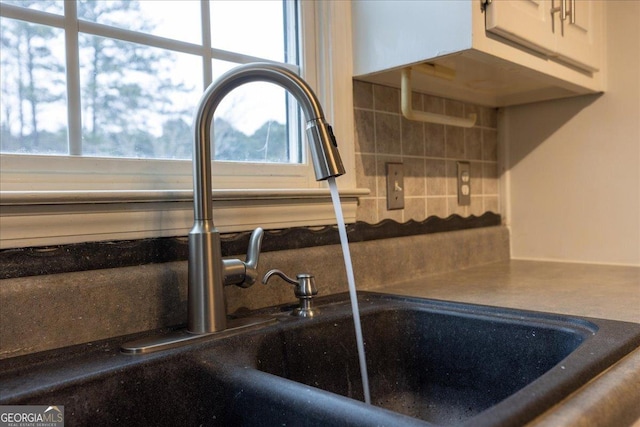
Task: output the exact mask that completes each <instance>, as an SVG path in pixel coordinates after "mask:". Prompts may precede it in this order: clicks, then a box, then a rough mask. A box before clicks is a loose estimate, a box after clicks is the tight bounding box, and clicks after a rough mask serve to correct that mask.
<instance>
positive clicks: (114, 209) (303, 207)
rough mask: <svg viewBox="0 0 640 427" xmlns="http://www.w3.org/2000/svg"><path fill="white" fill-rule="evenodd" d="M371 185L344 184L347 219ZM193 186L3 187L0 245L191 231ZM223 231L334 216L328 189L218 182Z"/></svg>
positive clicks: (323, 221)
mask: <svg viewBox="0 0 640 427" xmlns="http://www.w3.org/2000/svg"><path fill="white" fill-rule="evenodd" d="M368 192H369V191H368V190H367V189H356V188H351V189H346V190H341V191H340V196H341V199H342V203H343V205H342V210H343V213H344V217H345V221H346V222H347V223H352V222H355V218H356V207H357V203H358V197H359V196H363V195H366V194H368ZM192 199H193V196H192V191H191V190H170V191H158V190H156V191H112V190H108V191H91V192H85V191H35V192H22V191H3V192H0V208H1V213H0V228H1V233H0V249H6V248H17V247H30V246H47V245H59V244H68V243H79V242H89V241H104V240H123V239H124V240H133V239H142V238H150V237H167V236H186V235H187V234H188V233H189V230H190V229H191V227H192V225H193V202H192ZM213 200H214V212H213V216H214V222H215V224H216V227H217V228H218V229H219V230H220V231H221V232H236V231H245V230H250V229H253V228H255V227H258V226H259V227H263V228H265V229H278V228H289V227H296V226H320V225H327V224H335V222H336V220H335V214H334V211H333V206H332V204H331V197H330V194H329V190H328V189H322V188H318V189H302V190H300V189H291V190H270V189H265V190H252V189H249V190H216V191H214V193H213Z"/></svg>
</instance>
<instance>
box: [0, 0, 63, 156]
mask: <svg viewBox="0 0 640 427" xmlns="http://www.w3.org/2000/svg"><path fill="white" fill-rule="evenodd" d="M36 3H38V6H39V7H40V8H43V9H45V10H46V9H47V8H48V7H55V6H56V5H55V2H53V1H39V2H35V1H23V2H22V3H21V4H20V5H21V6H24V7H29V6H31V5H32V4H36ZM0 31H1V33H2V37H1V40H2V42H1V43H2V44H1V48H2V52H3V53H2V68H3V71H2V98H3V101H2V127H3V134H2V146H3V147H2V149H3V151H6V150H8V151H22V152H35V153H38V152H51V151H54V152H58V151H59V150H62V152H65V151H66V144H64V141H61V140H60V139H59V138H58V139H57V140H56V138H57V137H56V133H57V134H59V132H56V133H53V134H52V133H49V134H48V137H47V138H46V140H45V139H44V138H43V137H42V136H43V131H42V126H41V124H40V123H39V121H38V119H39V116H40V113H41V111H42V108H43V107H44V106H45V105H46V104H57V103H60V102H61V101H63V100H64V99H65V85H64V74H63V73H64V66H63V64H62V63H61V59H60V58H57V57H56V56H55V55H53V53H52V51H51V46H52V41H53V39H55V38H56V37H58V36H59V34H56V32H55V29H54V28H52V27H47V26H43V25H35V24H30V23H27V22H23V21H18V20H8V19H3V20H2V25H1V29H0ZM15 123H17V125H15ZM12 124H14V125H12ZM14 129H16V130H17V135H15V134H14V133H13V132H14ZM65 136H66V135H64V136H63V137H65ZM61 142H62V143H63V144H60V143H61Z"/></svg>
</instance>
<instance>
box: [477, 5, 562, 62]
mask: <svg viewBox="0 0 640 427" xmlns="http://www.w3.org/2000/svg"><path fill="white" fill-rule="evenodd" d="M551 7H552V6H551V0H493V1H492V2H490V3H488V4H487V7H486V18H485V19H486V21H485V28H486V30H487V31H488V32H490V33H492V34H497V35H499V36H501V37H504V38H506V39H508V40H511V41H513V42H515V43H518V44H520V45H523V46H526V47H528V48H530V49H533V50H535V51H537V52H541V53H543V54H547V55H549V54H553V52H555V44H556V41H555V35H554V34H553V31H552V26H553V20H552V16H551Z"/></svg>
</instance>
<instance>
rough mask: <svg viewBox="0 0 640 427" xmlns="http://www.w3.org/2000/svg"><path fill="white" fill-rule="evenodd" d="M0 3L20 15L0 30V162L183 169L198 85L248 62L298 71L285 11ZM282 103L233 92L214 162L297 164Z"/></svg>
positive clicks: (278, 96)
mask: <svg viewBox="0 0 640 427" xmlns="http://www.w3.org/2000/svg"><path fill="white" fill-rule="evenodd" d="M3 3H4V5H3V8H5V9H7V10H8V11H9V12H11V11H12V9H11V8H12V7H14V8H15V9H13V12H15V14H16V15H19V19H11V18H8V17H7V18H4V17H3V18H2V21H1V27H2V34H3V37H2V44H3V46H2V47H3V49H2V52H3V53H2V71H1V72H0V73H1V76H0V77H1V79H0V80H1V81H2V95H3V102H2V115H1V119H0V126H2V139H1V140H0V151H2V152H3V153H12V154H44V155H73V156H84V157H106V158H109V157H115V158H150V159H187V160H188V159H190V158H191V140H190V136H191V133H190V132H189V130H190V123H191V114H192V111H193V110H194V109H195V105H196V103H197V101H198V99H199V96H200V94H201V93H202V91H203V87H204V86H206V85H208V84H209V83H210V82H211V81H212V80H214V79H215V78H217V77H218V76H219V75H221V74H222V73H224V72H226V71H228V70H229V69H231V68H232V67H234V66H235V65H238V63H246V62H251V61H256V60H262V61H265V60H267V61H276V62H280V63H286V64H290V65H291V66H292V68H294V69H296V70H297V71H298V72H299V71H300V67H299V55H298V52H299V43H298V40H299V37H298V34H297V29H298V28H299V25H297V23H298V13H297V10H296V9H297V8H296V3H295V2H293V1H284V2H283V1H278V0H269V1H264V0H262V1H254V2H242V3H240V2H230V1H218V2H212V3H202V4H201V3H199V2H197V1H187V2H182V1H181V2H175V1H173V2H172V1H150V0H145V1H108V2H105V1H93V0H91V1H88V0H80V1H78V2H76V3H75V4H67V6H66V7H65V6H64V4H63V2H61V1H44V0H39V1H36V2H33V1H24V0H19V1H16V0H13V1H9V0H6V1H4V2H3ZM20 8H21V9H20ZM32 8H33V10H32ZM42 12H45V14H43V13H42ZM76 22H77V24H76ZM70 23H71V25H70ZM207 33H210V35H208V34H207ZM256 35H259V37H256ZM202 40H204V43H203V42H202ZM65 46H66V47H67V50H68V53H67V54H66V55H65ZM75 58H77V60H76V59H75ZM287 102H290V101H289V100H287V99H286V96H285V93H284V90H282V89H280V88H278V87H276V86H274V85H270V84H259V83H255V84H251V85H248V86H247V87H242V88H239V89H238V90H237V91H234V92H232V93H231V94H230V95H229V96H228V99H225V101H224V102H223V103H222V104H221V105H220V107H219V108H218V110H217V114H216V118H215V128H216V130H217V131H216V132H215V144H214V147H215V148H214V150H213V151H214V158H215V159H216V160H220V161H255V162H267V163H272V162H273V163H301V162H302V160H303V159H302V156H301V150H300V148H299V146H300V141H301V138H300V137H299V133H298V132H297V129H298V126H296V122H297V114H295V111H294V110H293V109H287ZM78 107H79V108H78ZM289 131H291V132H289Z"/></svg>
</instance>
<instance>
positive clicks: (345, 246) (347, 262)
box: [327, 177, 371, 404]
mask: <svg viewBox="0 0 640 427" xmlns="http://www.w3.org/2000/svg"><path fill="white" fill-rule="evenodd" d="M327 182H328V183H329V189H330V190H331V200H332V201H333V209H334V210H335V212H336V221H337V223H338V232H339V233H340V243H341V245H342V255H343V256H344V266H345V268H346V270H347V281H348V282H349V296H350V298H351V311H353V324H354V326H355V330H356V343H357V346H358V358H359V360H360V375H362V388H363V391H364V401H365V403H368V404H371V394H370V392H369V374H368V373H367V359H366V358H365V354H364V340H363V339H362V325H361V324H360V309H359V308H358V296H357V294H356V280H355V277H354V275H353V265H352V264H351V252H350V251H349V241H348V240H347V228H346V226H345V225H344V216H343V215H342V205H341V204H340V196H339V195H338V186H337V185H336V179H335V178H334V177H331V178H329V179H328V180H327Z"/></svg>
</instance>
